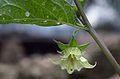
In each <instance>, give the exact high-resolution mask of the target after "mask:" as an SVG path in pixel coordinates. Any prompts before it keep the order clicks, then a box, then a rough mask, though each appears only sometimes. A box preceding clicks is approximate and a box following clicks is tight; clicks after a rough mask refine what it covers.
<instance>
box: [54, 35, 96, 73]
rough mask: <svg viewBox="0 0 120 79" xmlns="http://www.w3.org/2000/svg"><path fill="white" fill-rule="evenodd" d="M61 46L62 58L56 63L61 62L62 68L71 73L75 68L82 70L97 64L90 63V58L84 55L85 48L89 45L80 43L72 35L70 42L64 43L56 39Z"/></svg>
mask: <svg viewBox="0 0 120 79" xmlns="http://www.w3.org/2000/svg"><path fill="white" fill-rule="evenodd" d="M56 42H57V44H58V46H59V48H60V49H61V50H62V51H61V52H59V53H60V54H61V59H60V60H58V62H57V63H56V64H59V65H60V66H61V68H62V69H66V70H67V72H68V73H69V74H72V73H73V72H74V70H78V71H80V70H81V69H82V68H94V67H95V65H96V64H95V65H91V64H89V62H88V60H87V59H86V58H85V57H84V56H83V53H84V52H85V48H86V47H87V46H88V45H89V44H88V43H87V44H82V45H78V43H77V41H76V39H75V38H74V37H72V39H71V40H70V42H69V44H63V43H61V42H58V41H56Z"/></svg>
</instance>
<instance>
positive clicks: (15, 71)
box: [0, 0, 120, 79]
mask: <svg viewBox="0 0 120 79" xmlns="http://www.w3.org/2000/svg"><path fill="white" fill-rule="evenodd" d="M69 1H70V0H69ZM84 11H85V13H86V15H87V17H88V19H89V21H90V23H91V25H92V26H93V27H94V28H95V30H96V31H97V33H98V34H99V36H100V38H101V39H102V40H103V41H104V42H105V44H106V45H107V47H108V48H109V49H110V51H111V53H112V55H113V56H114V57H115V59H116V60H117V61H118V63H119V64H120V46H119V45H120V35H119V34H120V0H88V1H87V3H86V6H85V8H84ZM74 30H75V28H73V27H71V26H67V25H60V26H53V27H42V26H37V25H29V24H1V25H0V79H120V78H119V77H118V75H117V74H116V73H115V71H114V69H113V68H112V67H111V65H110V64H109V63H108V61H107V60H106V58H105V57H104V55H103V53H102V52H101V51H100V49H99V47H98V46H97V45H96V44H95V42H94V41H93V40H92V38H91V37H90V35H89V34H88V33H86V32H85V31H83V30H81V31H80V32H79V33H77V34H76V39H77V41H78V43H79V44H82V43H85V42H92V43H91V44H90V46H89V47H88V48H87V52H86V53H85V55H84V56H85V57H86V58H87V59H89V62H90V63H91V64H94V63H95V62H97V66H96V67H95V68H93V69H82V70H81V71H80V72H78V71H75V72H74V73H73V74H72V75H69V74H67V73H66V71H65V70H61V69H60V67H59V66H56V65H54V64H53V63H52V62H51V59H54V58H55V59H56V58H58V57H59V54H58V53H57V50H60V49H59V48H58V46H57V44H56V43H55V42H54V41H53V40H58V41H61V42H64V43H68V42H69V40H70V38H71V35H72V32H73V31H74Z"/></svg>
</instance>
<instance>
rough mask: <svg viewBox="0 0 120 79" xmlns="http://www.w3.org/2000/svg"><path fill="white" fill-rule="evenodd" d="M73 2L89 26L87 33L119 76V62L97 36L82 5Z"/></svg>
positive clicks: (76, 1) (75, 0)
mask: <svg viewBox="0 0 120 79" xmlns="http://www.w3.org/2000/svg"><path fill="white" fill-rule="evenodd" d="M74 2H75V4H76V6H77V9H78V11H79V14H80V16H81V17H82V19H83V21H84V23H85V25H86V26H87V27H88V28H89V30H88V33H89V34H90V35H91V36H92V37H93V39H94V40H95V41H96V43H97V44H98V46H99V47H100V48H101V50H102V51H103V54H104V55H105V56H106V58H107V60H108V61H109V62H110V64H111V65H112V66H113V68H114V69H115V70H116V72H117V73H118V75H119V76H120V66H119V64H118V63H117V61H116V60H115V58H114V57H113V56H112V54H111V53H110V51H109V50H108V48H107V47H106V45H105V44H104V42H103V41H101V40H100V38H99V37H98V35H97V33H96V31H95V30H94V29H93V28H92V26H91V24H90V22H89V21H88V19H87V17H86V15H85V13H84V11H83V9H82V6H81V5H80V3H79V2H78V0H74Z"/></svg>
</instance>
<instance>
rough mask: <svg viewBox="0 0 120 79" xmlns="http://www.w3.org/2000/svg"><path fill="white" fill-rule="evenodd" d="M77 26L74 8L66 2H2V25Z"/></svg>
mask: <svg viewBox="0 0 120 79" xmlns="http://www.w3.org/2000/svg"><path fill="white" fill-rule="evenodd" d="M8 23H22V24H36V25H42V26H51V25H52V26H53V25H54V26H55V25H60V24H68V25H73V26H76V25H77V23H78V22H77V21H76V15H75V13H74V10H73V8H72V7H71V5H70V4H68V3H67V2H66V1H64V0H0V24H8Z"/></svg>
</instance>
